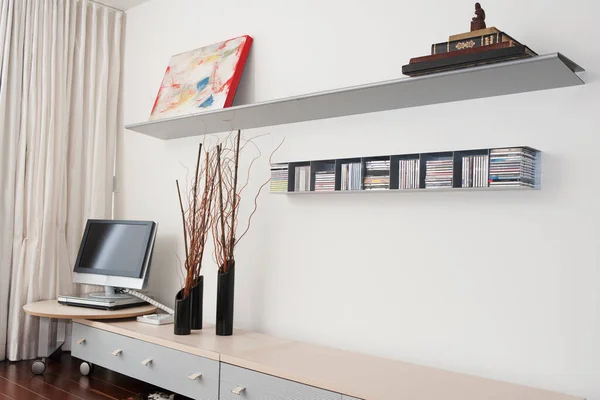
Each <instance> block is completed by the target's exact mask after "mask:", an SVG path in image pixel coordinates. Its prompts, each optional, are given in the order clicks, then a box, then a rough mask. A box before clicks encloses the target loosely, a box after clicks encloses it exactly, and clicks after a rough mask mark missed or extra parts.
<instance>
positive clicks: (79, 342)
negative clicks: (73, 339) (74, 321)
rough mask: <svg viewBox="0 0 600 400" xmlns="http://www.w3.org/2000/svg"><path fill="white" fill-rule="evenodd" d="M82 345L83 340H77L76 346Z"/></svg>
mask: <svg viewBox="0 0 600 400" xmlns="http://www.w3.org/2000/svg"><path fill="white" fill-rule="evenodd" d="M84 343H85V339H79V340H78V341H77V344H78V345H80V346H81V345H82V344H84Z"/></svg>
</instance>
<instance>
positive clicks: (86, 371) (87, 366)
mask: <svg viewBox="0 0 600 400" xmlns="http://www.w3.org/2000/svg"><path fill="white" fill-rule="evenodd" d="M79 372H81V375H83V376H88V375H91V374H92V372H94V365H93V364H91V363H89V362H86V361H84V362H82V363H81V364H80V365H79Z"/></svg>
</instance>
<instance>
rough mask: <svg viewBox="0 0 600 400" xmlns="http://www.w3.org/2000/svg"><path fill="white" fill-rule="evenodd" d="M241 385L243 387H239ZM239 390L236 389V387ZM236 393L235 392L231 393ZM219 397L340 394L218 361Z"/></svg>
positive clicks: (255, 399) (324, 398) (270, 399)
mask: <svg viewBox="0 0 600 400" xmlns="http://www.w3.org/2000/svg"><path fill="white" fill-rule="evenodd" d="M240 388H243V390H241V391H240V390H239V389H240ZM236 389H238V390H236ZM236 391H237V392H239V394H236V393H234V392H236ZM220 399H221V400H241V399H245V400H342V395H341V394H339V393H334V392H330V391H328V390H323V389H318V388H316V387H313V386H308V385H303V384H301V383H298V382H293V381H289V380H287V379H282V378H276V377H274V376H271V375H267V374H263V373H260V372H256V371H251V370H249V369H245V368H240V367H236V366H233V365H230V364H225V363H221V397H220Z"/></svg>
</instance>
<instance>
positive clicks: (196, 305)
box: [190, 275, 204, 329]
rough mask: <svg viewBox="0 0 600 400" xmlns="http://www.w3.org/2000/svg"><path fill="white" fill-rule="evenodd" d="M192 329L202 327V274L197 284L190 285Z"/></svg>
mask: <svg viewBox="0 0 600 400" xmlns="http://www.w3.org/2000/svg"><path fill="white" fill-rule="evenodd" d="M190 297H191V298H192V322H191V324H192V325H191V327H192V329H202V307H203V305H202V303H203V298H204V276H203V275H200V279H199V280H198V284H196V286H194V287H192V292H191V294H190Z"/></svg>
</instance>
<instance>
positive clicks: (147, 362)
mask: <svg viewBox="0 0 600 400" xmlns="http://www.w3.org/2000/svg"><path fill="white" fill-rule="evenodd" d="M140 364H142V365H144V366H146V367H147V366H148V364H152V359H151V358H146V359H145V360H143V361H142V362H141V363H140Z"/></svg>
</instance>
